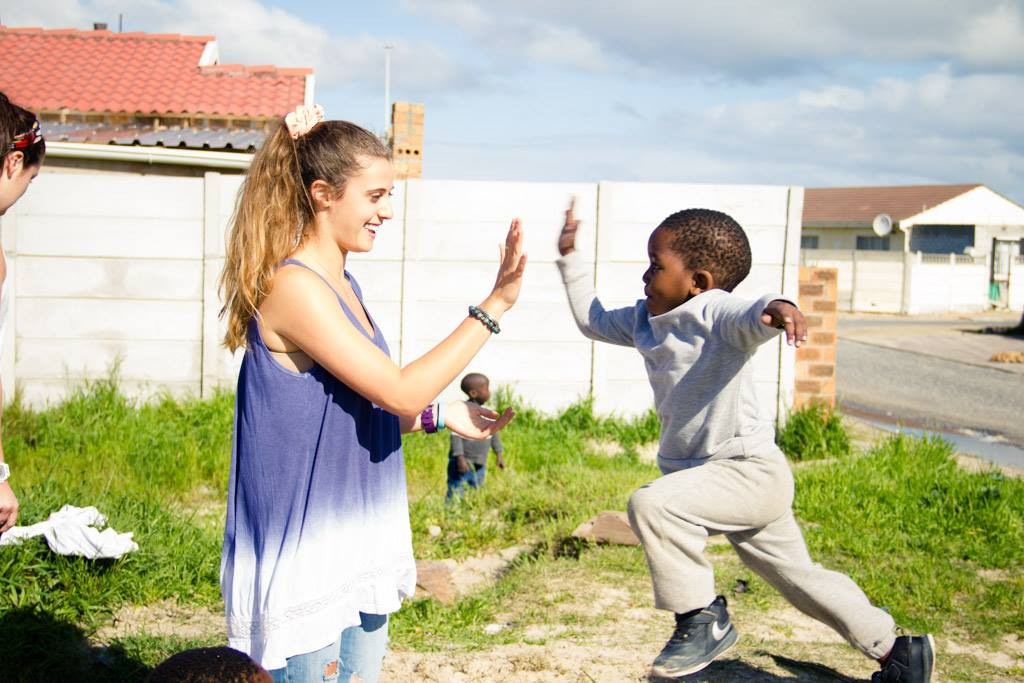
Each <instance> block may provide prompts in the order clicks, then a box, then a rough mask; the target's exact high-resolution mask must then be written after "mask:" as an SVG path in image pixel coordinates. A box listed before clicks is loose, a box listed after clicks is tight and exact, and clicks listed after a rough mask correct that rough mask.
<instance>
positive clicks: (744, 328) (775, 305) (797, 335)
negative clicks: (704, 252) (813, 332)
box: [711, 294, 807, 351]
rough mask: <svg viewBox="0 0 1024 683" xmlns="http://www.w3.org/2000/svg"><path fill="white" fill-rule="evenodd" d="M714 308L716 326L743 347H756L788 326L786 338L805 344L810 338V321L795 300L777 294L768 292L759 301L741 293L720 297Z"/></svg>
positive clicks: (735, 343) (723, 335)
mask: <svg viewBox="0 0 1024 683" xmlns="http://www.w3.org/2000/svg"><path fill="white" fill-rule="evenodd" d="M712 306H713V308H712V309H711V312H712V315H713V318H714V329H715V330H716V332H717V333H718V334H719V335H720V336H721V337H722V338H723V339H725V340H726V341H727V342H729V343H730V344H732V345H733V346H734V347H736V348H738V349H740V350H742V351H752V350H753V349H755V348H756V347H758V346H760V345H761V344H764V343H765V342H766V341H768V340H769V339H774V338H775V337H776V336H777V335H778V333H779V330H785V333H786V341H787V342H788V343H789V344H790V345H792V346H801V345H802V344H803V343H804V342H805V341H807V322H806V321H805V320H804V314H803V313H801V312H800V309H799V308H797V307H796V304H794V303H793V302H791V301H789V300H787V299H783V298H781V297H780V296H778V295H777V294H768V295H765V296H763V297H761V298H760V299H757V300H755V301H749V300H744V299H740V298H738V297H724V296H723V297H719V298H717V299H715V300H714V301H713V304H712Z"/></svg>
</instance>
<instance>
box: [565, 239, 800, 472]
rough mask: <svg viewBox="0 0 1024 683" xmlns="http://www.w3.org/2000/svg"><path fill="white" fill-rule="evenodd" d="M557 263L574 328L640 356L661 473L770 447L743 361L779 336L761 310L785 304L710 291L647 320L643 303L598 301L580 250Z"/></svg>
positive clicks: (768, 428)
mask: <svg viewBox="0 0 1024 683" xmlns="http://www.w3.org/2000/svg"><path fill="white" fill-rule="evenodd" d="M556 263H557V264H558V267H559V269H560V270H561V272H562V281H563V282H564V283H565V289H566V294H567V295H568V297H569V305H570V307H571V308H572V311H573V316H574V317H575V318H576V324H577V325H578V326H579V328H580V331H582V332H583V334H584V335H586V336H587V337H589V338H591V339H594V340H597V341H604V342H609V343H611V344H619V345H622V346H632V347H635V348H636V349H637V350H638V351H639V352H640V354H641V355H642V356H643V358H644V365H645V366H646V369H647V377H648V379H649V380H650V383H651V388H652V389H653V390H654V407H655V410H656V412H657V414H658V419H659V420H660V422H661V438H660V443H659V451H658V465H659V466H660V467H661V469H662V471H663V472H666V473H667V472H674V471H676V470H680V469H685V468H687V467H693V466H695V465H699V464H701V463H702V462H706V461H707V460H713V459H719V458H736V457H744V456H746V455H750V454H753V453H755V452H763V451H764V449H775V448H776V446H775V429H774V427H773V426H772V423H771V422H770V420H767V419H765V418H764V416H763V415H762V411H761V408H760V405H759V402H758V399H757V392H756V390H755V386H754V380H753V375H752V371H751V368H750V359H751V357H752V356H753V354H754V352H755V351H756V350H757V347H758V346H760V345H761V344H763V343H764V342H766V341H768V340H769V339H771V338H773V337H775V336H776V335H777V334H779V330H778V329H775V328H772V327H769V326H768V325H765V324H764V323H763V322H761V315H762V314H763V313H764V309H765V307H766V306H767V305H768V304H769V303H770V302H771V301H774V300H776V299H783V300H785V301H788V299H785V298H784V297H781V296H777V295H774V294H770V295H766V296H763V297H761V298H760V299H757V300H756V301H749V300H745V299H742V298H740V297H737V296H735V295H734V294H731V293H729V292H726V291H724V290H720V289H713V290H710V291H707V292H704V293H702V294H700V295H698V296H695V297H693V298H692V299H690V300H689V301H687V302H685V303H683V304H681V305H679V306H677V307H676V308H674V309H673V310H671V311H668V312H667V313H664V314H662V315H656V316H652V315H650V314H649V312H648V311H647V304H646V302H645V301H644V300H643V299H641V300H638V301H637V302H636V304H635V305H633V306H631V307H628V308H620V309H616V310H610V311H609V310H606V309H605V308H604V306H603V305H602V304H601V301H600V300H599V299H598V298H597V295H596V293H595V292H594V286H593V276H592V270H591V268H590V266H589V264H587V263H586V262H585V261H584V259H583V258H582V257H581V256H580V255H579V252H572V253H570V254H568V255H566V256H564V257H562V258H561V259H559V260H558V261H557V262H556Z"/></svg>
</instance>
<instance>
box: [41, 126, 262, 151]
mask: <svg viewBox="0 0 1024 683" xmlns="http://www.w3.org/2000/svg"><path fill="white" fill-rule="evenodd" d="M40 126H41V128H42V130H43V136H44V137H45V138H46V139H47V140H55V141H60V142H93V143H98V144H105V145H147V146H156V147H187V148H191V149H216V150H237V151H240V152H253V151H255V150H256V149H257V148H258V147H259V146H260V145H262V144H263V140H264V138H265V137H266V133H264V132H263V131H261V130H237V129H229V128H181V127H170V128H163V129H160V130H154V129H153V128H152V127H148V126H105V125H103V124H95V123H57V122H54V121H43V122H42V123H41V124H40Z"/></svg>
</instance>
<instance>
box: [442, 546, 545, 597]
mask: <svg viewBox="0 0 1024 683" xmlns="http://www.w3.org/2000/svg"><path fill="white" fill-rule="evenodd" d="M527 550H529V549H528V548H526V547H525V546H512V547H511V548H505V549H503V550H500V551H498V552H496V553H491V554H490V555H482V556H479V557H467V558H466V559H465V560H463V561H462V562H459V563H458V564H457V565H456V567H455V569H453V570H452V583H453V584H454V585H455V591H456V593H457V594H458V595H468V594H469V593H471V592H473V591H475V590H476V589H478V588H482V587H483V586H486V585H488V584H491V583H493V582H494V581H496V580H497V579H498V578H499V577H500V576H501V575H502V574H503V573H504V572H505V570H506V569H508V566H509V565H510V564H512V562H513V561H514V560H515V559H516V558H517V557H519V555H521V554H522V553H524V552H526V551H527Z"/></svg>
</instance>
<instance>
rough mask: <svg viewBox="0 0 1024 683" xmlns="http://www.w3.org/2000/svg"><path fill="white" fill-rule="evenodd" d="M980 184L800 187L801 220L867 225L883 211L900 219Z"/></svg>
mask: <svg viewBox="0 0 1024 683" xmlns="http://www.w3.org/2000/svg"><path fill="white" fill-rule="evenodd" d="M980 185H981V184H980V183H971V184H962V185H904V186H882V187H817V188H807V189H806V190H804V216H803V223H804V225H814V224H831V223H835V224H841V223H849V224H858V225H860V224H863V225H870V224H871V221H872V219H873V218H874V217H875V216H877V215H878V214H880V213H887V214H889V215H890V216H891V217H892V219H893V220H894V221H901V220H903V219H905V218H910V217H911V216H916V215H917V214H919V213H921V212H922V211H924V210H926V209H930V208H931V207H933V206H937V205H939V204H942V203H943V202H946V201H949V200H950V199H952V198H953V197H957V196H959V195H962V194H963V193H965V192H968V191H970V190H973V189H974V188H976V187H980Z"/></svg>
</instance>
